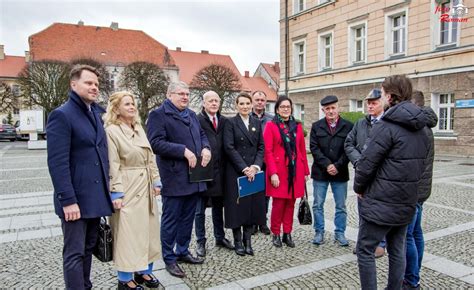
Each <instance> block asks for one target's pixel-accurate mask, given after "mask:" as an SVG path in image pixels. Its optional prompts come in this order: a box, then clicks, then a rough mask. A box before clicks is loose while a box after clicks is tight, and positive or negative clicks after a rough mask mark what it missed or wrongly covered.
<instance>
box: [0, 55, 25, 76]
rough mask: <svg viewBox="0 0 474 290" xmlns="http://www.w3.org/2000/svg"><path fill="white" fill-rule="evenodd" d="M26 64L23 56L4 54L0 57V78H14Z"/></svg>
mask: <svg viewBox="0 0 474 290" xmlns="http://www.w3.org/2000/svg"><path fill="white" fill-rule="evenodd" d="M25 65H26V62H25V57H24V56H11V55H5V58H4V59H0V78H1V77H6V78H16V77H17V76H18V74H19V73H20V72H21V70H22V69H23V67H24V66H25Z"/></svg>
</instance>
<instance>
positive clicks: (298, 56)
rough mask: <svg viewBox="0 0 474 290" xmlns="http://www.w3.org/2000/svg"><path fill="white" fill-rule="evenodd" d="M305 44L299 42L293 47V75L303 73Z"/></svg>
mask: <svg viewBox="0 0 474 290" xmlns="http://www.w3.org/2000/svg"><path fill="white" fill-rule="evenodd" d="M305 46H306V42H305V41H300V42H298V43H295V45H294V50H293V51H294V64H295V65H294V67H295V73H294V74H295V75H300V74H304V73H305V50H306V48H305Z"/></svg>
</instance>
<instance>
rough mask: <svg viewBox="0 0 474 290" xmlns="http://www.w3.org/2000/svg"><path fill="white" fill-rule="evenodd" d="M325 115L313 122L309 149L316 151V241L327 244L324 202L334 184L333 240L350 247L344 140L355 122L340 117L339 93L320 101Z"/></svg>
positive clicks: (314, 158)
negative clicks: (347, 229) (347, 224)
mask: <svg viewBox="0 0 474 290" xmlns="http://www.w3.org/2000/svg"><path fill="white" fill-rule="evenodd" d="M321 106H322V107H323V112H324V114H325V118H323V119H321V120H319V121H316V122H314V123H313V126H312V128H311V135H310V148H311V153H312V154H313V160H314V162H313V166H312V168H311V178H312V179H313V195H314V203H313V214H314V230H315V235H314V239H313V244H316V245H320V244H322V243H324V201H325V200H326V193H327V190H328V187H329V184H330V185H331V189H332V192H333V195H334V202H335V204H336V214H335V217H334V225H335V231H334V239H335V242H337V243H338V244H339V245H340V246H343V247H346V246H349V242H348V241H347V239H346V237H345V235H344V233H345V231H346V220H347V212H346V197H347V181H348V180H349V168H348V164H349V159H348V158H347V156H346V153H345V152H344V141H345V140H346V137H347V134H349V132H350V131H351V129H352V123H350V122H349V121H346V120H344V119H342V118H340V116H339V105H338V99H337V97H336V96H326V97H324V98H323V99H322V100H321Z"/></svg>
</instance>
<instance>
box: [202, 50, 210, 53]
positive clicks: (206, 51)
mask: <svg viewBox="0 0 474 290" xmlns="http://www.w3.org/2000/svg"><path fill="white" fill-rule="evenodd" d="M201 53H202V54H209V50H201Z"/></svg>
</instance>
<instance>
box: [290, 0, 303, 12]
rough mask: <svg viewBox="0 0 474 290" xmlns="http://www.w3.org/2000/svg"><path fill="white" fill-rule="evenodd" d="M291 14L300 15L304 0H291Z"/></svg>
mask: <svg viewBox="0 0 474 290" xmlns="http://www.w3.org/2000/svg"><path fill="white" fill-rule="evenodd" d="M293 5H294V6H293V8H294V9H293V11H294V13H293V14H296V13H300V12H301V11H303V10H304V9H305V0H293Z"/></svg>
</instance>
